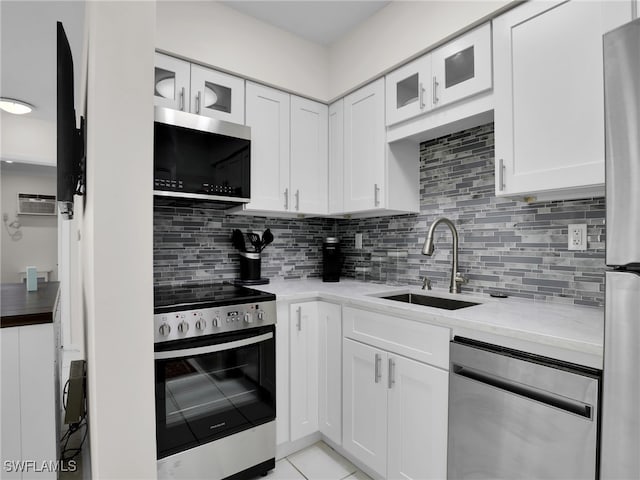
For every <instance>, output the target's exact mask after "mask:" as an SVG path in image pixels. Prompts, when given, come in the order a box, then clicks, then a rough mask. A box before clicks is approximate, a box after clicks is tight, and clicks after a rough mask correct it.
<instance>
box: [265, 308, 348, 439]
mask: <svg viewBox="0 0 640 480" xmlns="http://www.w3.org/2000/svg"><path fill="white" fill-rule="evenodd" d="M276 369H277V371H276V382H277V384H276V396H277V399H278V401H277V411H276V417H277V421H276V432H277V433H276V435H277V444H278V445H285V444H287V443H289V442H295V441H297V440H300V439H301V438H304V437H306V436H308V435H311V434H313V433H316V432H318V431H320V433H322V434H323V435H324V436H325V437H326V438H328V439H329V440H331V441H332V442H334V443H335V444H336V445H340V444H341V443H342V375H341V374H342V307H341V306H340V305H337V304H334V303H329V302H321V301H310V302H300V303H292V304H290V305H287V304H279V305H278V324H277V326H276Z"/></svg>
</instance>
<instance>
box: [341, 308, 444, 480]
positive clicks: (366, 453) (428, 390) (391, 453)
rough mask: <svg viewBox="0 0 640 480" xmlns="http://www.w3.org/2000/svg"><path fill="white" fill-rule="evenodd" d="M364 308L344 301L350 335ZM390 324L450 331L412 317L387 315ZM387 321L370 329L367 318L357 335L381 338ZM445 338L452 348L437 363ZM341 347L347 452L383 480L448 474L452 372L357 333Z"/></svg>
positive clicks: (395, 327) (376, 323)
mask: <svg viewBox="0 0 640 480" xmlns="http://www.w3.org/2000/svg"><path fill="white" fill-rule="evenodd" d="M365 313H366V312H364V311H361V310H357V309H353V308H350V307H345V309H344V322H345V336H348V335H349V334H350V333H351V332H352V328H349V325H353V324H354V322H353V320H354V318H352V317H355V318H357V317H358V316H359V315H364V314H365ZM371 315H372V316H376V315H380V314H375V313H371ZM389 322H390V323H389V325H390V327H389V328H392V329H393V330H395V331H396V332H398V331H402V330H403V329H404V328H408V329H410V330H409V331H411V330H414V329H415V328H416V327H418V328H420V327H424V329H425V332H433V333H436V335H437V336H439V333H445V334H448V329H446V328H442V327H434V326H432V325H426V324H421V323H419V322H413V321H411V320H405V319H397V318H392V317H389ZM381 325H382V324H381V323H380V322H375V321H372V322H371V326H370V328H371V330H370V331H367V330H366V329H367V328H368V327H367V326H366V325H364V324H362V326H363V329H361V330H360V332H359V334H361V335H363V336H367V335H368V336H369V338H371V339H372V340H373V342H374V343H375V342H377V340H376V338H381V337H385V335H384V332H383V331H382V330H380V328H383V329H384V328H385V327H381ZM439 331H442V332H439ZM374 333H375V335H374ZM396 337H397V338H400V337H402V335H399V336H398V335H397V336H396ZM440 342H441V343H443V345H442V346H441V347H442V348H444V347H445V346H446V347H447V353H444V352H443V353H442V355H439V356H438V358H434V363H436V364H445V362H448V343H449V338H448V335H445V336H444V337H442V336H440ZM342 348H343V374H342V381H343V415H344V416H343V437H342V445H343V448H344V449H345V450H346V452H347V453H349V454H350V455H352V456H353V457H354V458H355V459H357V460H358V461H360V462H362V463H363V464H364V465H366V466H368V467H369V468H371V469H372V470H373V471H375V472H376V473H377V474H379V475H380V476H382V477H384V478H390V479H396V478H404V479H416V480H417V479H421V480H422V479H430V478H434V479H441V478H446V473H447V412H448V390H449V373H448V372H447V371H446V370H445V369H442V368H439V367H435V366H432V365H428V364H426V363H423V362H419V361H416V360H412V359H409V358H406V357H404V356H401V355H398V354H397V353H394V352H390V351H387V350H383V349H381V348H379V347H378V346H371V345H367V344H364V343H361V342H359V341H355V340H353V339H351V338H344V340H343V347H342ZM398 349H399V350H402V351H405V349H406V346H404V345H401V344H398ZM434 351H436V352H437V350H435V349H434ZM420 355H422V353H421V354H420ZM440 357H442V358H440Z"/></svg>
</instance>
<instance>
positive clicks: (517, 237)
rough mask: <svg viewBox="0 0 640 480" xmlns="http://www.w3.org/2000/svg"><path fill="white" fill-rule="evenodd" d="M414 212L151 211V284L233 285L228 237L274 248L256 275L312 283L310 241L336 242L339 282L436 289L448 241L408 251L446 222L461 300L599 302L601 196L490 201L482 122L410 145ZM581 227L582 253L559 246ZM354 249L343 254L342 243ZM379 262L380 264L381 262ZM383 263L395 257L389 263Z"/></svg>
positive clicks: (443, 232) (440, 237)
mask: <svg viewBox="0 0 640 480" xmlns="http://www.w3.org/2000/svg"><path fill="white" fill-rule="evenodd" d="M420 181H421V189H420V195H421V206H420V210H421V213H420V214H414V215H398V216H393V217H380V218H373V219H362V220H332V219H294V220H289V219H278V218H262V217H252V216H240V215H225V214H224V212H222V211H219V210H214V209H211V208H209V207H207V206H206V204H183V205H181V206H175V205H166V204H165V205H162V204H160V203H158V202H157V203H156V205H155V206H154V281H155V283H156V284H176V283H183V282H206V281H220V280H231V279H235V278H238V276H239V272H240V267H239V256H238V253H237V251H236V250H235V249H234V248H233V247H232V245H231V232H232V230H233V229H234V228H239V229H241V230H242V231H245V232H246V231H255V232H257V233H262V232H263V231H264V230H265V229H266V228H271V231H272V232H273V234H274V236H275V241H274V243H273V244H272V245H270V246H268V247H267V248H266V249H265V250H264V252H263V259H262V276H263V277H272V278H273V277H283V278H307V277H319V276H321V275H322V266H321V260H322V252H321V249H322V240H323V238H325V237H327V236H334V235H337V236H338V237H340V239H341V242H342V250H343V252H344V253H345V265H344V276H348V277H357V278H365V279H366V280H371V281H384V282H390V283H402V284H412V285H421V283H422V278H423V277H424V276H428V277H429V278H430V279H431V280H432V282H433V285H434V286H437V287H442V288H448V285H449V274H450V262H451V257H450V255H451V247H450V244H451V235H450V233H449V230H448V229H447V228H446V227H445V226H444V225H443V226H440V227H438V230H437V236H436V238H437V241H436V250H435V253H434V255H433V256H432V257H427V256H424V255H422V254H421V253H420V251H421V248H422V244H423V242H424V239H425V237H426V233H427V230H428V228H429V225H430V224H431V222H432V221H433V220H434V219H435V218H437V217H438V216H446V217H448V218H449V219H451V220H453V221H454V222H455V224H456V226H457V228H458V232H459V235H460V250H459V253H460V257H459V264H460V268H459V270H460V271H461V272H462V273H463V274H464V275H466V276H467V277H468V278H469V283H468V284H466V285H463V287H462V288H463V290H464V291H474V292H490V291H500V292H505V293H508V294H509V295H511V296H520V297H526V298H534V299H538V300H544V301H559V302H566V303H575V304H582V305H602V304H603V302H604V244H605V226H604V218H605V204H604V199H603V198H593V199H586V200H573V201H563V202H547V203H535V204H526V203H523V202H517V201H513V200H509V199H502V198H496V197H495V194H494V149H493V124H492V123H491V124H487V125H484V126H481V127H477V128H473V129H470V130H466V131H464V132H460V133H456V134H453V135H448V136H446V137H442V138H439V139H436V140H432V141H429V142H426V143H423V144H422V145H421V149H420ZM570 223H587V224H588V239H589V242H588V246H589V249H588V250H587V251H585V252H576V251H569V250H568V249H567V225H568V224H570ZM356 232H360V233H362V234H363V247H364V248H363V249H362V250H355V249H354V234H355V233H356ZM389 255H391V256H389ZM394 255H395V256H394Z"/></svg>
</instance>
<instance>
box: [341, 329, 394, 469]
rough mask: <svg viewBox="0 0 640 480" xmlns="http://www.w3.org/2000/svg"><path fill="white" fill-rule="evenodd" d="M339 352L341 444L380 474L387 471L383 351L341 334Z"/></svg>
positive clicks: (384, 361) (385, 393) (385, 389)
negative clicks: (340, 363) (341, 414)
mask: <svg viewBox="0 0 640 480" xmlns="http://www.w3.org/2000/svg"><path fill="white" fill-rule="evenodd" d="M342 355H343V370H342V382H343V388H342V391H343V392H344V395H343V412H344V419H343V420H344V423H343V433H342V446H343V447H344V449H345V450H346V451H347V452H349V453H350V454H351V455H353V456H354V457H355V458H357V459H358V460H360V461H361V462H362V463H364V464H365V465H367V466H368V467H369V468H371V469H372V470H374V471H376V472H377V473H379V474H380V475H383V476H384V475H385V474H386V471H387V409H388V404H387V385H386V379H385V377H386V369H387V363H386V355H387V354H386V352H384V350H379V349H377V348H374V347H370V346H369V345H364V344H362V343H359V342H354V341H353V340H349V339H348V338H345V339H344V342H343V344H342Z"/></svg>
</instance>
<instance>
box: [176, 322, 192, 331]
mask: <svg viewBox="0 0 640 480" xmlns="http://www.w3.org/2000/svg"><path fill="white" fill-rule="evenodd" d="M178 331H179V332H180V333H187V332H188V331H189V324H188V323H187V322H180V323H179V324H178Z"/></svg>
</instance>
